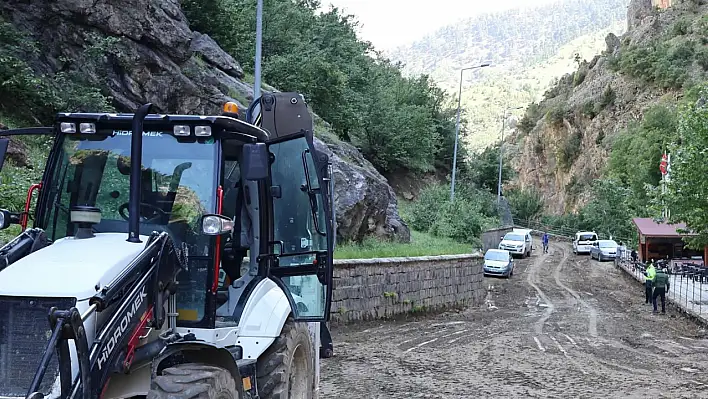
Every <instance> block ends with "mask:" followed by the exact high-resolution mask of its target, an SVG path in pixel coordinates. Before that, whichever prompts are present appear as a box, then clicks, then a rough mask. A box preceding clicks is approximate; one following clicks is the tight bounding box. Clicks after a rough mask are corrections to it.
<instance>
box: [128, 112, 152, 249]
mask: <svg viewBox="0 0 708 399" xmlns="http://www.w3.org/2000/svg"><path fill="white" fill-rule="evenodd" d="M150 108H152V103H147V104H144V105H142V106H141V107H140V108H138V110H137V111H136V112H135V115H133V132H132V134H131V137H130V139H131V141H130V199H129V203H128V212H129V213H130V215H129V216H128V240H127V241H128V242H135V243H139V242H141V241H140V194H141V189H140V182H141V178H142V164H143V120H145V117H146V116H147V115H148V112H150Z"/></svg>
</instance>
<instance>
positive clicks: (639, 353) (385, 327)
mask: <svg viewBox="0 0 708 399" xmlns="http://www.w3.org/2000/svg"><path fill="white" fill-rule="evenodd" d="M549 252H550V253H548V254H543V253H542V252H541V251H540V250H539V251H534V254H533V256H532V257H531V258H528V259H523V260H518V261H517V265H516V270H515V273H514V276H512V277H511V278H510V279H508V280H507V279H502V278H491V277H485V285H486V286H487V290H488V292H487V299H486V301H485V304H484V306H482V307H480V308H473V309H468V310H465V311H463V312H451V313H445V314H441V315H438V316H429V317H425V318H417V319H409V320H407V321H398V322H394V321H390V322H388V321H387V322H371V323H366V324H358V325H353V326H346V327H340V328H335V329H334V330H333V331H332V333H333V338H334V348H335V349H334V350H335V356H334V357H333V358H330V359H323V361H322V376H321V388H320V398H362V399H365V398H446V399H447V398H509V397H517V398H608V397H612V398H708V375H707V374H706V371H708V333H707V332H706V331H705V330H704V329H703V328H702V327H701V326H699V325H697V324H696V323H695V322H693V321H691V320H689V319H686V318H684V317H683V316H682V315H680V314H679V313H676V312H675V311H674V310H673V309H668V311H667V314H665V315H653V314H652V313H651V305H646V304H644V289H643V287H642V286H641V285H639V284H637V283H636V282H635V281H633V280H631V278H630V277H628V276H626V275H625V274H623V272H622V271H620V270H619V269H616V268H615V267H614V265H613V263H612V262H604V263H598V262H597V261H594V260H590V259H589V256H587V255H577V256H576V255H573V253H572V250H571V247H570V245H569V244H566V243H552V244H551V248H550V251H549Z"/></svg>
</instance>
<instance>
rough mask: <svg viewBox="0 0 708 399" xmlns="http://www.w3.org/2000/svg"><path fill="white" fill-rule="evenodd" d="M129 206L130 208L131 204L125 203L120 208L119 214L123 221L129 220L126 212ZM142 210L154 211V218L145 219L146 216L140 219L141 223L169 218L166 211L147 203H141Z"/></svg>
mask: <svg viewBox="0 0 708 399" xmlns="http://www.w3.org/2000/svg"><path fill="white" fill-rule="evenodd" d="M128 206H129V204H128V203H127V202H126V203H124V204H123V205H121V206H119V207H118V213H119V214H120V216H121V217H122V218H123V219H125V220H129V217H128V215H126V214H125V210H126V209H128ZM140 208H141V209H142V208H148V209H150V210H152V211H153V215H154V216H152V217H149V218H147V217H144V216H141V217H140V221H141V222H144V223H147V222H152V221H157V220H159V219H161V218H164V217H167V213H166V212H165V211H163V210H162V209H160V208H158V207H157V206H155V205H152V204H148V203H145V202H141V203H140Z"/></svg>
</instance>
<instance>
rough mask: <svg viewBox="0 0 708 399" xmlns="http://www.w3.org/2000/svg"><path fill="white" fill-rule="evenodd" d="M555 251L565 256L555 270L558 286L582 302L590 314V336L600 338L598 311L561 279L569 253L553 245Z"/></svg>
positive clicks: (554, 274) (554, 277) (554, 276)
mask: <svg viewBox="0 0 708 399" xmlns="http://www.w3.org/2000/svg"><path fill="white" fill-rule="evenodd" d="M553 247H554V249H556V250H559V251H560V252H561V253H562V254H563V259H561V261H560V262H558V265H557V266H556V268H555V270H554V271H553V279H554V280H555V281H556V285H557V286H559V287H561V288H563V289H564V290H566V291H567V292H568V293H569V294H570V295H572V296H573V298H575V300H577V301H578V302H580V304H581V305H583V307H584V308H585V309H586V310H587V312H588V334H590V336H591V337H593V338H598V334H597V309H595V307H593V306H592V305H590V304H589V303H587V301H585V300H584V299H583V298H582V297H581V296H580V294H578V293H577V292H576V291H575V290H573V289H571V288H570V287H568V286H567V285H565V284H563V282H562V281H561V279H560V274H561V270H562V269H563V266H565V264H566V262H567V261H568V257H569V255H568V253H567V251H566V250H565V249H563V247H561V246H559V245H557V244H554V245H553Z"/></svg>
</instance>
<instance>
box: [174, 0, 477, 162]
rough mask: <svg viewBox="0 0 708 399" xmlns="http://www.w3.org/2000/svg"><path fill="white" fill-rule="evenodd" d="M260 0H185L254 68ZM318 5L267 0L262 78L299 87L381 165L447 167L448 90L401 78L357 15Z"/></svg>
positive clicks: (203, 25) (197, 21)
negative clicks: (361, 34)
mask: <svg viewBox="0 0 708 399" xmlns="http://www.w3.org/2000/svg"><path fill="white" fill-rule="evenodd" d="M255 4H256V2H255V1H252V0H208V1H207V2H206V3H204V2H197V1H195V0H186V1H185V2H183V4H182V5H183V7H184V8H185V12H186V14H187V16H188V17H189V18H190V23H191V24H192V27H193V28H194V29H197V30H200V31H202V32H203V33H207V34H209V35H211V36H213V37H214V38H215V40H217V41H218V42H219V43H220V44H221V46H222V47H224V48H225V49H226V50H227V51H228V52H229V53H230V54H232V55H233V56H234V58H235V59H236V60H238V61H239V62H240V63H241V64H242V65H243V67H244V70H246V71H247V72H251V71H253V60H254V47H255V43H254V35H253V32H254V31H255V22H254V21H255ZM319 8H320V3H319V1H311V0H287V1H281V0H264V4H263V18H264V21H263V80H264V81H266V82H268V83H269V84H271V85H273V86H275V87H277V88H278V89H279V90H283V91H297V92H300V93H302V94H303V95H304V96H305V98H306V99H307V101H308V103H309V104H310V105H311V106H312V109H313V111H314V112H315V113H316V114H318V115H319V116H321V117H322V118H323V119H324V120H326V121H328V122H329V123H330V125H331V126H332V129H333V130H334V133H336V134H337V135H338V136H339V137H340V138H342V139H344V140H347V141H351V142H352V143H354V144H356V145H357V146H359V147H360V148H361V150H362V152H363V153H364V155H365V156H366V157H367V159H369V160H370V161H371V162H372V163H373V164H374V165H375V166H376V167H377V168H379V169H380V170H383V171H393V170H396V169H409V170H415V171H430V170H432V169H434V168H435V167H436V166H437V167H445V168H449V166H446V165H451V164H452V162H451V155H452V152H453V151H452V142H453V141H452V140H453V139H454V126H455V125H454V118H455V114H454V112H453V111H452V110H453V107H451V104H450V101H449V97H448V96H447V95H446V94H445V92H444V91H442V90H441V89H439V88H438V87H436V86H435V84H434V82H433V81H432V80H431V79H430V78H429V77H427V76H418V77H404V76H403V75H402V73H401V70H402V66H401V65H400V64H396V63H392V62H391V61H390V60H388V59H386V58H384V57H382V56H381V54H379V53H377V52H376V51H374V49H373V47H372V46H371V43H369V42H366V41H362V40H359V39H358V38H357V35H356V29H357V28H358V25H359V23H358V21H357V20H356V19H355V17H354V16H352V15H348V14H344V13H342V12H341V11H340V10H339V9H338V8H335V7H330V8H329V9H328V10H327V11H325V12H319V11H318V10H319ZM458 155H464V153H463V151H460V153H458Z"/></svg>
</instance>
